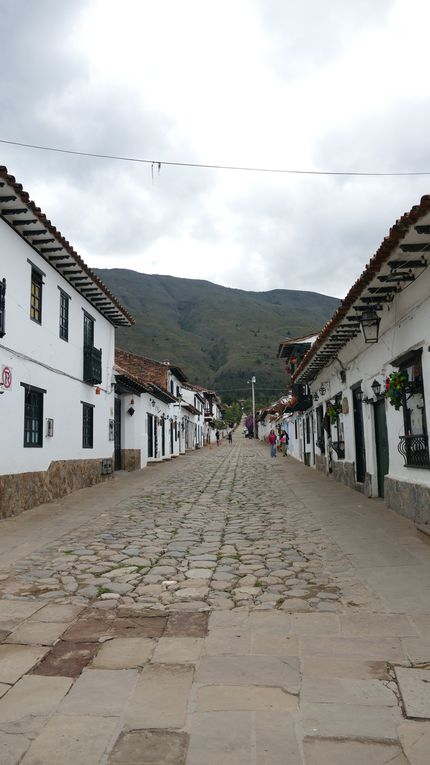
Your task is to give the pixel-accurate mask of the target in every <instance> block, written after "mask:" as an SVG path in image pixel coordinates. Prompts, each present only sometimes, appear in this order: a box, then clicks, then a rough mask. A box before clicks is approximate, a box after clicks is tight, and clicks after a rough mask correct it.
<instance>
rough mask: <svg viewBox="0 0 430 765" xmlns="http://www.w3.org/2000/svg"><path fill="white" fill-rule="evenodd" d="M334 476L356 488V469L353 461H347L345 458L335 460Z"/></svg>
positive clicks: (351, 487)
mask: <svg viewBox="0 0 430 765" xmlns="http://www.w3.org/2000/svg"><path fill="white" fill-rule="evenodd" d="M332 464H333V478H334V479H335V480H336V481H339V482H340V483H343V484H345V486H349V488H350V489H355V488H357V487H356V482H355V470H354V463H353V462H345V461H344V460H339V461H338V460H333V463H332Z"/></svg>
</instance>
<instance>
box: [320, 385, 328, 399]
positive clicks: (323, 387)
mask: <svg viewBox="0 0 430 765" xmlns="http://www.w3.org/2000/svg"><path fill="white" fill-rule="evenodd" d="M318 390H319V392H320V393H321V396H324V393H325V392H326V390H327V388H326V387H325V385H324V383H321V385H320V387H319V388H318Z"/></svg>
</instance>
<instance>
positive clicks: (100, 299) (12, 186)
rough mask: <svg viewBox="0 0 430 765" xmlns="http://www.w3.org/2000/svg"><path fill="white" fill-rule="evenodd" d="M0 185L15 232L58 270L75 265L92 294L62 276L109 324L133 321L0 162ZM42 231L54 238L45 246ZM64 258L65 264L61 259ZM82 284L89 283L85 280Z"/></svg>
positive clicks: (8, 220)
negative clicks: (91, 287)
mask: <svg viewBox="0 0 430 765" xmlns="http://www.w3.org/2000/svg"><path fill="white" fill-rule="evenodd" d="M0 187H1V190H0V195H1V196H2V197H4V198H3V200H1V210H0V215H1V217H2V218H3V220H4V221H5V222H6V223H7V224H8V225H9V226H10V227H11V228H12V229H13V230H14V231H15V233H16V234H18V235H19V236H21V237H22V238H23V239H24V241H26V242H27V244H29V245H30V246H31V247H32V248H33V249H35V250H36V252H38V253H39V255H41V257H42V258H44V260H46V261H47V262H48V263H49V264H50V265H51V266H52V267H53V268H55V270H56V271H58V273H60V274H62V271H61V265H60V264H62V265H64V266H66V265H67V266H78V270H77V271H76V274H75V277H78V276H80V275H82V276H87V277H88V280H89V281H90V282H92V286H93V287H97V288H98V289H97V290H96V294H92V295H88V296H87V295H86V294H85V284H83V283H81V282H76V279H75V278H70V276H69V275H67V274H62V276H63V278H64V279H66V280H67V281H68V282H70V284H71V286H72V287H73V288H74V289H76V290H77V291H78V292H79V293H80V294H81V295H82V296H83V297H84V298H85V299H86V300H88V302H89V303H91V305H93V306H94V307H95V308H96V309H97V311H99V312H100V313H101V314H102V315H103V316H105V317H106V318H107V319H108V320H109V321H110V322H111V323H112V324H114V325H116V326H130V324H134V323H135V322H134V319H133V317H132V316H131V315H130V314H129V312H128V311H127V310H126V309H125V308H124V307H123V306H122V305H121V303H120V302H119V301H118V300H117V298H116V297H115V296H114V295H113V294H112V292H111V291H110V290H109V289H108V288H107V287H106V285H105V284H104V283H103V282H102V280H101V279H100V278H99V277H98V276H97V275H96V274H95V273H94V271H92V270H91V269H90V268H89V266H87V265H86V263H84V261H83V260H82V258H81V257H80V255H78V253H77V252H76V251H75V250H74V249H73V247H72V245H71V244H70V242H68V241H67V239H65V238H64V237H63V236H62V234H61V233H60V232H59V231H58V230H57V229H56V228H55V226H54V225H53V223H51V221H50V220H48V218H47V217H46V215H45V214H44V213H43V212H42V211H41V209H40V207H36V205H35V203H34V202H33V201H32V200H31V199H30V196H29V194H28V193H27V192H26V191H24V189H23V187H22V185H21V184H20V183H18V182H17V181H16V179H15V178H14V176H13V175H10V174H9V173H8V171H7V168H6V167H4V166H0ZM17 202H19V205H20V206H19V207H17V206H16V205H17ZM21 205H22V206H21ZM35 224H36V227H38V228H37V229H34V233H33V230H32V227H33V226H34V225H35ZM40 227H42V229H41V228H40ZM46 234H49V237H50V238H52V239H54V242H53V243H52V244H51V245H50V246H47V242H46ZM30 237H31V240H30ZM54 250H55V253H56V252H57V250H58V251H61V252H62V256H63V258H64V259H62V260H60V258H61V257H62V256H61V255H60V256H58V255H57V254H55V255H54V254H53V251H54ZM66 259H67V264H66V262H65V261H66ZM86 286H87V287H88V286H89V285H88V281H87V285H86Z"/></svg>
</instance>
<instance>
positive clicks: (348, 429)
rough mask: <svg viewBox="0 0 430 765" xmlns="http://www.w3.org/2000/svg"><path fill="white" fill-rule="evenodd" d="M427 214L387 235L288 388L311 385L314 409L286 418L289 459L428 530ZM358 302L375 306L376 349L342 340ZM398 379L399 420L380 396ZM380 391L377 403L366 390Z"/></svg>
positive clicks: (358, 338) (407, 219) (425, 209)
mask: <svg viewBox="0 0 430 765" xmlns="http://www.w3.org/2000/svg"><path fill="white" fill-rule="evenodd" d="M429 208H430V199H429V198H424V199H423V200H422V202H421V205H420V207H418V206H417V207H416V208H413V209H412V211H411V213H409V214H407V215H406V216H404V218H403V219H402V220H401V225H399V226H395V227H394V228H393V229H391V231H390V235H389V237H388V238H387V239H386V240H384V244H383V246H382V247H381V248H380V250H378V252H377V253H376V255H375V256H374V258H373V259H372V261H371V262H370V264H369V266H368V267H367V269H366V271H365V272H364V275H363V276H362V277H361V278H360V280H359V282H358V283H357V284H358V287H357V285H354V287H353V288H352V289H351V291H350V293H348V296H347V297H346V298H345V300H344V301H343V303H342V305H341V307H340V309H339V312H338V313H337V314H335V316H334V318H333V320H332V322H329V324H328V325H327V328H326V330H325V331H323V333H322V334H321V336H320V339H319V341H318V340H317V342H316V343H315V345H314V346H313V347H312V348H311V350H310V351H309V352H308V353H307V355H306V356H305V357H304V360H303V362H302V363H301V365H300V366H299V368H298V371H297V372H296V374H295V376H294V378H295V380H296V383H307V384H308V385H309V392H310V393H311V394H312V406H311V407H310V409H309V410H307V411H305V412H294V413H292V414H291V415H290V420H291V424H292V426H291V427H290V453H292V454H293V456H294V457H296V458H297V459H299V460H301V461H305V462H307V464H309V465H310V466H312V467H316V468H317V469H320V470H325V471H326V472H327V473H332V474H333V475H334V477H335V478H337V479H338V480H341V481H343V482H345V483H347V484H348V485H351V486H354V487H355V488H358V489H360V490H361V491H363V492H364V493H366V494H367V495H368V496H372V497H378V496H385V499H386V501H387V502H388V504H389V506H390V507H392V508H393V509H395V510H397V511H398V512H400V513H402V514H405V515H407V516H408V517H410V518H412V519H414V520H415V522H416V523H417V524H429V523H430V459H429V447H428V433H429V424H430V422H429V413H428V407H429V405H430V270H429V267H427V254H426V246H427V244H426V242H427V240H428V238H429V236H430V210H429ZM421 211H422V213H423V214H422V215H420V214H419V213H420V212H421ZM417 224H418V225H417ZM415 253H419V254H418V255H417V254H415ZM421 253H422V254H421ZM399 264H400V265H399ZM397 273H399V276H397ZM379 293H380V294H379ZM375 296H376V297H375ZM364 300H367V301H368V304H369V303H370V304H371V305H373V304H376V305H377V312H376V314H377V315H378V316H379V318H380V325H379V338H378V341H377V342H376V343H366V342H365V339H364V337H363V335H362V333H361V332H359V331H358V329H357V332H358V334H356V335H355V336H353V337H349V336H348V338H347V339H345V340H344V339H343V338H342V337H341V335H337V333H338V332H339V325H340V323H341V322H343V323H342V327H344V328H346V330H348V327H349V326H351V325H352V326H354V322H355V326H356V327H358V326H359V322H358V319H357V316H358V317H359V316H360V314H359V313H358V314H357V313H354V311H355V312H357V311H358V310H363V309H362V308H361V303H363V301H364ZM360 301H361V302H360ZM376 301H378V302H380V305H379V306H378V304H377V302H376ZM385 301H386V302H385ZM348 316H349V317H351V324H350V325H349V324H348V322H347V319H348ZM357 322H358V323H357ZM336 337H340V338H341V339H340V341H339V340H336ZM331 348H334V349H335V350H331ZM318 354H321V360H319V358H318ZM400 371H402V372H405V373H406V374H407V376H408V383H407V386H408V387H407V390H406V392H405V394H404V396H403V397H402V405H401V406H400V408H399V409H398V410H396V408H395V407H394V406H393V405H392V404H391V403H390V398H389V397H388V396H386V395H384V394H385V389H386V380H387V378H389V376H390V374H392V373H399V372H400ZM378 383H379V384H380V388H381V393H380V394H379V395H378V393H377V390H376V389H375V390H376V392H375V390H374V389H372V385H374V386H375V384H378ZM357 391H358V393H357ZM333 405H335V407H334V410H333V409H332V406H333ZM330 411H331V413H332V418H330V417H329V416H328V415H329V412H330ZM329 420H331V421H330V422H329Z"/></svg>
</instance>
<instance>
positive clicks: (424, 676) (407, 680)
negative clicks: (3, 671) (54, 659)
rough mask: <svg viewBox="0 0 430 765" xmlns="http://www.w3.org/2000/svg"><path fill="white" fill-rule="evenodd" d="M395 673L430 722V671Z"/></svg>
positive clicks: (413, 708) (412, 706) (405, 695)
mask: <svg viewBox="0 0 430 765" xmlns="http://www.w3.org/2000/svg"><path fill="white" fill-rule="evenodd" d="M394 671H395V673H396V680H397V684H398V686H399V690H400V695H401V697H402V702H403V706H404V709H405V712H406V716H407V717H417V718H423V719H425V720H430V669H413V668H410V667H395V670H394ZM0 703H1V702H0Z"/></svg>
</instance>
